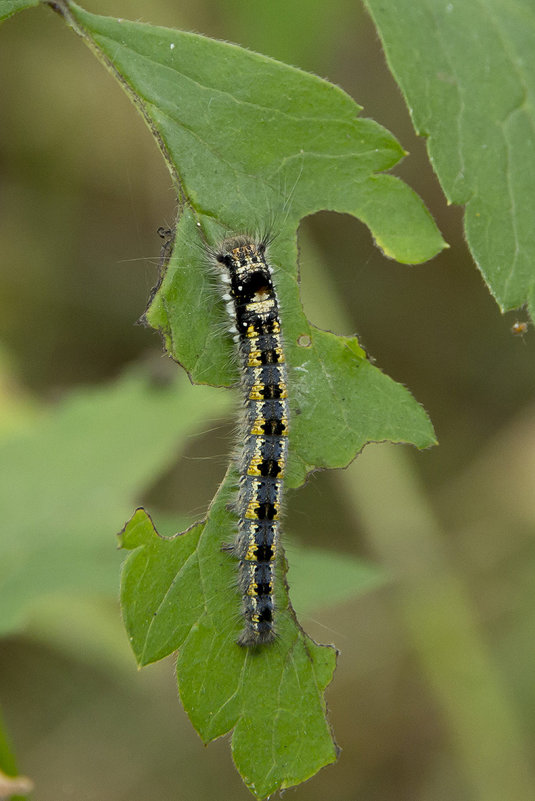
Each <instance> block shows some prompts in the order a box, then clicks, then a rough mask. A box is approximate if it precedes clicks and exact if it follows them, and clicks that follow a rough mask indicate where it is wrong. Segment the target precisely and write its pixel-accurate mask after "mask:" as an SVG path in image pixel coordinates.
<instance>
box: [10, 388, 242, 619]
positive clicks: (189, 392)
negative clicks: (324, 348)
mask: <svg viewBox="0 0 535 801" xmlns="http://www.w3.org/2000/svg"><path fill="white" fill-rule="evenodd" d="M228 401H229V398H227V397H226V393H220V392H217V391H215V390H213V389H212V390H208V389H203V388H200V387H197V388H193V387H191V386H190V384H189V382H187V381H186V380H185V379H182V380H180V381H174V382H173V383H172V384H170V385H168V386H161V385H155V384H154V383H151V381H149V380H148V379H147V378H145V377H143V376H141V375H137V374H131V375H127V376H125V377H124V378H122V379H121V380H120V381H118V382H117V383H116V384H115V385H113V386H111V387H106V388H104V389H96V390H94V389H93V390H84V391H80V392H78V393H76V394H74V395H73V396H71V397H70V398H68V399H67V400H66V401H64V402H63V403H62V404H61V405H60V406H58V408H57V409H56V410H54V411H53V412H52V413H50V414H48V415H45V416H43V417H41V418H38V419H37V420H35V421H34V422H32V423H28V425H27V426H26V427H25V428H24V430H22V431H21V432H19V433H16V434H14V435H13V436H11V437H7V436H4V438H3V439H2V440H1V441H0V473H1V474H2V481H1V482H0V508H1V509H2V528H3V532H4V535H3V536H2V538H1V539H0V609H1V610H2V614H1V616H0V633H4V634H5V633H8V632H13V631H16V630H20V629H21V628H22V627H23V626H24V625H25V623H26V622H27V621H29V620H31V619H32V617H33V615H34V610H36V609H38V607H39V605H40V604H41V602H42V600H43V598H44V597H50V596H58V595H61V594H62V593H67V594H69V593H75V594H76V595H77V596H78V597H82V596H84V595H86V596H95V595H99V594H106V595H109V596H114V595H115V592H116V586H117V576H118V571H119V559H120V557H119V554H117V553H116V552H115V551H114V548H113V540H110V532H111V531H113V530H114V529H115V531H117V529H118V528H119V527H120V522H121V520H124V519H125V517H126V516H127V514H128V511H129V509H131V508H132V505H133V503H134V502H135V499H136V496H137V495H138V494H139V492H140V491H141V490H142V489H143V488H144V487H145V486H146V485H147V484H148V483H149V482H152V481H153V480H154V476H155V474H157V473H158V472H159V471H160V470H162V469H164V468H165V467H166V466H167V465H169V464H170V463H171V462H172V461H173V460H174V458H176V450H177V446H180V444H181V443H185V441H186V440H187V438H188V436H190V435H191V433H192V432H193V431H195V430H197V429H198V427H199V426H200V425H202V424H203V423H204V421H205V420H206V418H207V417H209V418H213V417H214V416H217V415H218V414H221V413H223V412H224V410H226V409H227V408H228Z"/></svg>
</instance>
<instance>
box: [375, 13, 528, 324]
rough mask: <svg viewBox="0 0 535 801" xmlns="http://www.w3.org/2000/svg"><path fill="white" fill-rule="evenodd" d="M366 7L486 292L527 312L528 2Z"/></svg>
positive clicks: (507, 306) (506, 305)
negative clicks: (461, 219)
mask: <svg viewBox="0 0 535 801" xmlns="http://www.w3.org/2000/svg"><path fill="white" fill-rule="evenodd" d="M366 4H367V6H368V8H369V10H370V13H371V15H372V17H373V19H374V22H375V24H376V25H377V28H378V30H379V34H380V36H381V39H382V42H383V46H384V49H385V53H386V56H387V59H388V62H389V65H390V68H391V70H392V72H393V73H394V75H395V77H396V80H397V81H398V83H399V85H400V87H401V90H402V92H403V94H404V95H405V98H406V101H407V105H408V107H409V110H410V113H411V116H412V120H413V123H414V127H415V128H416V131H417V132H418V133H419V134H421V135H422V136H425V137H426V141H427V149H428V152H429V157H430V159H431V161H432V163H433V167H434V169H435V171H436V173H437V175H438V178H439V180H440V183H441V184H442V187H443V189H444V192H445V194H446V197H447V198H448V200H449V201H450V202H451V203H457V204H464V205H465V206H466V213H465V231H466V239H467V242H468V245H469V247H470V250H471V251H472V254H473V256H474V259H475V261H476V263H477V265H478V267H479V268H480V270H481V272H482V274H483V277H484V278H485V281H486V282H487V285H488V287H489V289H490V291H491V293H492V295H493V296H494V297H495V298H496V301H497V302H498V304H499V305H500V307H501V309H502V310H503V311H506V310H508V309H514V308H516V307H518V306H521V305H523V304H524V303H526V302H527V303H528V304H529V306H530V312H531V314H532V317H534V316H535V306H534V305H533V292H534V291H535V235H534V226H533V207H534V205H535V138H534V135H533V131H534V128H535V102H534V97H535V57H534V54H535V6H534V4H533V0H515V2H514V3H503V2H500V1H498V2H497V0H485V2H484V3H482V2H479V0H477V1H476V0H463V2H453V3H446V2H444V3H437V2H435V0H420V2H418V3H414V2H413V0H401V2H397V3H384V2H382V0H366ZM409 43H410V44H409Z"/></svg>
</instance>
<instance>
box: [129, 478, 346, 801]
mask: <svg viewBox="0 0 535 801" xmlns="http://www.w3.org/2000/svg"><path fill="white" fill-rule="evenodd" d="M233 479H235V477H233V476H232V475H231V476H229V477H228V479H227V480H226V481H225V482H224V484H223V485H222V487H221V489H220V491H219V492H218V494H217V496H216V498H215V500H214V503H213V505H212V507H211V509H210V514H209V516H208V518H207V520H206V522H205V523H200V524H197V525H196V526H194V527H192V528H191V529H189V530H188V531H186V532H184V533H183V534H179V535H175V536H174V537H172V538H169V539H165V538H163V537H160V536H158V534H157V532H156V530H155V528H154V526H153V523H152V521H151V519H150V517H149V516H148V515H147V514H146V512H144V510H142V509H138V511H137V512H136V513H135V514H134V516H133V517H132V519H131V520H130V522H129V523H128V524H127V526H126V527H125V529H124V531H123V533H122V535H121V544H122V547H123V548H126V549H128V550H132V551H133V553H132V554H130V556H129V557H128V559H127V560H126V562H125V564H124V568H123V575H122V582H121V602H122V607H123V610H124V616H125V624H126V627H127V630H128V633H129V636H130V640H131V643H132V647H133V649H134V651H135V654H136V657H137V659H138V661H139V663H140V664H142V665H144V664H147V663H149V662H154V661H155V660H157V659H161V658H162V657H164V656H166V655H167V654H169V653H171V652H172V651H174V650H176V649H179V653H178V660H177V676H178V687H179V692H180V697H181V699H182V703H183V704H184V708H185V709H186V711H187V713H188V715H189V717H190V719H191V721H192V723H193V725H194V726H195V728H196V729H197V731H198V732H199V734H200V735H201V737H202V739H203V740H204V742H209V741H210V740H213V739H214V738H216V737H220V736H221V735H223V734H225V733H226V732H228V731H230V730H231V729H234V731H233V736H232V753H233V758H234V761H235V763H236V766H237V768H238V770H239V771H240V773H241V775H242V777H243V779H244V781H245V783H246V784H247V786H248V787H249V789H250V790H251V791H252V792H253V793H254V794H255V795H256V796H257V797H259V798H263V797H264V796H267V795H270V794H271V793H273V792H275V790H277V789H283V788H285V787H291V786H293V785H295V784H298V783H300V782H302V781H305V780H306V779H308V778H310V776H312V775H314V773H316V771H317V770H319V769H320V768H321V767H322V766H323V765H325V764H329V763H330V762H333V761H334V760H335V759H336V756H337V748H336V746H335V745H334V743H333V741H332V737H331V731H330V728H329V726H328V724H327V722H326V720H325V702H324V700H323V691H324V689H325V687H326V686H327V684H328V683H329V682H330V680H331V677H332V673H333V671H334V667H335V661H336V651H335V649H334V648H332V647H325V646H319V645H317V644H316V643H314V642H313V641H312V640H310V639H309V638H308V637H307V636H306V635H305V634H304V633H303V631H302V630H301V629H300V628H299V627H298V626H297V624H296V621H295V617H294V614H293V611H292V609H291V607H290V606H289V602H288V595H287V591H286V588H285V585H284V582H283V581H281V580H279V582H278V584H277V589H276V603H277V610H278V613H277V621H278V627H277V628H278V638H277V640H276V642H275V643H274V644H273V645H270V646H269V647H268V648H264V649H260V650H259V651H258V652H255V651H254V650H252V649H247V648H242V647H240V646H239V645H237V644H236V638H237V636H238V634H239V632H240V629H241V620H240V618H239V616H238V615H237V614H236V612H237V609H238V608H239V594H238V590H237V589H236V590H234V591H232V590H231V589H230V588H232V587H233V585H235V565H234V562H233V560H232V559H231V558H230V557H229V556H228V554H225V553H223V552H222V551H221V545H222V544H223V543H224V542H225V536H226V532H227V531H228V527H229V520H230V521H232V513H231V512H229V510H228V508H227V507H228V501H229V499H230V498H231V497H232V496H233V488H232V483H233ZM280 578H281V576H280V575H279V579H280Z"/></svg>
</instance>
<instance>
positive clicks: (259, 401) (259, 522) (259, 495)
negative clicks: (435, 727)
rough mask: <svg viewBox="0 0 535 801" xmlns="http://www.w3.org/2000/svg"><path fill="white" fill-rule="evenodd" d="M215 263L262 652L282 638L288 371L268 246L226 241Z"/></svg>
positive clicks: (249, 634)
mask: <svg viewBox="0 0 535 801" xmlns="http://www.w3.org/2000/svg"><path fill="white" fill-rule="evenodd" d="M215 259H216V261H217V262H218V263H219V264H220V265H222V266H223V267H224V268H225V272H224V273H223V274H222V276H221V277H222V280H223V282H224V283H225V294H224V295H223V298H224V300H225V301H226V302H227V309H228V311H229V313H230V314H231V316H232V320H233V328H232V329H231V330H232V331H233V333H234V340H235V342H236V344H237V348H238V356H239V362H240V367H241V371H242V387H243V393H244V395H243V397H244V405H245V415H244V422H243V430H242V434H241V436H240V454H239V457H238V467H239V472H240V484H239V490H238V498H237V503H236V509H237V513H238V517H239V520H238V533H237V537H236V541H235V543H234V544H233V545H232V546H230V547H229V549H230V550H231V551H232V553H233V554H234V555H235V556H236V557H237V559H238V560H239V574H238V585H239V588H240V591H241V594H242V604H243V610H242V611H243V618H244V628H243V631H242V633H241V635H240V637H239V639H238V643H239V644H240V645H244V646H255V645H260V644H261V643H268V642H272V641H273V640H274V638H275V621H274V617H275V602H274V582H275V564H276V560H277V554H278V550H279V516H280V508H281V500H282V490H283V480H284V469H285V465H286V457H287V450H288V400H287V396H288V394H287V384H286V365H285V359H284V349H283V343H282V338H281V325H280V318H279V304H278V301H277V295H276V292H275V289H274V286H273V281H272V272H273V271H272V268H271V267H270V266H269V264H268V263H267V261H266V242H265V241H256V240H254V239H252V238H251V237H248V236H239V237H233V238H231V239H226V240H225V241H224V242H223V243H222V244H221V246H220V247H219V249H218V250H217V252H216V253H215Z"/></svg>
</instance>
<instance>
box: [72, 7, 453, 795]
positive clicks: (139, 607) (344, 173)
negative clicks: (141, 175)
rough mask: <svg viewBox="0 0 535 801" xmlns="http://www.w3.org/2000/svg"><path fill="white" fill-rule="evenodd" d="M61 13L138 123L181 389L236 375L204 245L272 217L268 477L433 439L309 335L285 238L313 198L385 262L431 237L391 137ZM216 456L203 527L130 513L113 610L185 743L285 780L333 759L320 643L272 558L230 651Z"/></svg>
mask: <svg viewBox="0 0 535 801" xmlns="http://www.w3.org/2000/svg"><path fill="white" fill-rule="evenodd" d="M65 16H66V18H67V20H68V21H69V22H70V24H71V25H72V26H73V27H74V28H75V30H77V32H78V33H79V34H80V35H82V36H83V37H84V39H85V41H86V42H87V44H88V45H89V46H90V47H91V48H92V49H93V51H94V52H95V53H96V55H98V56H99V57H100V58H101V59H102V60H103V61H104V62H105V63H106V65H107V66H108V68H109V69H110V70H111V71H112V72H113V73H114V74H115V76H116V77H117V78H118V80H119V81H120V82H121V84H122V86H123V87H124V88H125V89H126V90H127V92H128V93H129V94H130V96H131V97H132V99H133V100H134V102H135V103H136V105H137V107H138V108H139V109H140V111H141V112H142V114H143V115H144V117H145V120H146V122H147V123H148V125H149V127H150V128H151V130H152V132H153V134H154V136H155V138H156V141H157V142H158V144H159V146H160V148H161V150H162V152H163V154H164V156H165V158H166V160H167V163H168V166H169V168H170V171H171V174H172V176H173V179H174V182H175V185H176V189H177V195H178V198H179V205H180V209H179V216H178V220H177V225H176V231H175V240H174V243H173V247H172V253H171V254H169V258H167V259H166V261H167V263H166V264H165V271H164V272H163V275H162V280H161V283H160V285H159V287H158V289H157V291H156V293H155V294H154V296H153V297H152V298H151V303H150V305H149V308H148V310H147V312H146V319H147V321H148V322H149V323H150V325H152V326H153V327H155V328H157V329H159V330H160V331H161V332H162V334H163V336H164V338H165V342H166V346H167V349H168V350H169V352H170V353H171V354H172V355H173V357H174V358H175V359H176V360H177V361H178V362H180V363H181V364H182V365H183V366H184V367H185V369H186V370H187V371H188V372H189V374H190V376H191V377H192V379H193V380H194V381H195V382H197V383H209V384H221V385H225V386H230V385H232V384H234V383H235V382H236V380H237V378H238V374H237V367H236V365H235V362H234V359H233V351H232V341H231V338H230V337H229V336H228V335H225V334H224V332H225V330H226V327H227V325H228V323H227V322H226V319H225V316H224V315H223V314H222V309H221V305H222V304H221V299H220V298H219V297H218V295H217V292H214V288H213V278H212V277H211V275H210V270H209V269H208V268H207V264H206V261H207V255H206V245H207V244H208V245H213V244H214V243H216V242H217V241H218V240H220V239H221V237H223V236H225V235H226V234H228V233H229V232H230V231H234V232H236V231H251V230H255V229H259V230H261V231H262V230H263V231H265V230H266V229H274V230H275V231H276V236H275V237H274V239H273V242H272V245H271V248H270V259H271V260H272V263H273V265H274V267H275V269H276V282H277V288H278V292H279V297H280V304H281V318H282V325H283V330H284V343H285V348H286V352H287V363H288V365H289V386H290V390H291V400H290V404H291V434H290V457H289V464H288V466H287V470H286V474H285V476H286V484H287V485H288V486H291V487H297V486H299V485H300V484H302V483H303V481H304V480H305V478H306V475H307V473H308V472H309V471H310V470H313V469H315V468H317V467H325V468H326V467H342V466H344V465H347V464H348V463H349V462H350V461H351V460H352V459H353V458H354V457H355V455H356V453H357V452H358V451H359V450H360V449H361V448H362V447H363V446H364V444H365V443H366V442H368V441H370V440H375V439H376V440H383V439H392V440H393V441H396V442H400V441H406V442H413V443H414V444H416V445H417V446H418V447H427V446H428V445H431V444H433V443H434V441H435V440H434V433H433V429H432V426H431V424H430V422H429V420H428V418H427V416H426V415H425V412H424V411H423V409H421V407H419V406H418V404H417V403H416V402H415V401H414V399H412V398H411V396H410V395H409V393H408V392H407V390H405V388H404V387H402V386H401V385H398V384H395V383H394V382H393V381H391V380H390V379H389V378H388V377H386V376H384V375H383V374H382V373H381V371H380V370H379V369H378V368H376V367H374V366H373V365H371V364H370V363H369V362H368V361H367V359H366V354H365V353H364V351H363V350H362V348H361V347H360V346H359V343H358V341H357V340H356V339H355V338H347V337H336V336H335V335H333V334H330V333H328V332H324V331H319V330H318V329H316V328H314V327H313V326H311V325H310V324H309V323H308V321H307V320H306V318H305V316H304V314H303V310H302V307H301V303H300V298H299V286H298V272H297V244H296V232H297V227H298V225H299V222H300V220H301V219H302V218H303V217H304V216H306V215H308V214H312V213H314V212H316V211H319V210H321V209H331V210H335V211H339V212H346V213H350V214H353V215H355V216H357V217H359V218H360V219H361V220H363V221H364V222H365V223H366V224H367V225H368V227H369V228H370V230H371V232H372V234H373V236H374V237H375V240H376V242H377V243H378V245H379V246H380V247H381V248H382V249H383V250H384V252H385V253H386V254H387V255H389V256H392V257H394V258H396V259H398V260H400V261H403V262H407V263H408V262H420V261H425V260H426V259H428V258H430V257H431V256H433V255H434V254H435V253H437V252H438V251H439V250H440V249H441V247H443V241H442V239H441V237H440V234H439V233H438V231H437V229H436V226H435V225H434V222H433V221H432V219H431V217H430V215H429V214H428V212H427V210H426V209H425V207H424V206H423V204H422V202H421V201H420V199H419V198H418V197H417V196H416V195H415V194H414V193H413V192H412V190H410V189H409V188H408V187H407V186H406V185H405V184H404V183H403V182H401V181H400V180H398V179H397V178H394V177H393V176H389V175H384V174H383V173H384V171H385V170H388V169H390V168H391V167H393V166H394V165H395V164H396V163H397V161H399V159H400V158H401V157H402V156H403V155H404V153H403V150H402V148H401V147H400V145H399V144H398V143H397V142H396V140H395V139H394V138H393V137H392V136H391V134H389V133H388V132H387V131H385V130H384V129H383V128H381V127H380V126H379V125H377V124H376V123H375V122H373V121H371V120H366V119H360V118H359V117H358V113H359V111H360V108H359V107H358V106H357V105H356V104H355V103H354V101H353V100H351V98H349V97H348V96H347V95H346V94H345V93H344V92H342V91H341V90H340V89H339V88H338V87H335V86H332V85H331V84H328V83H327V82H326V81H323V80H321V79H319V78H317V77H315V76H312V75H308V74H306V73H303V72H301V71H299V70H296V69H294V68H291V67H288V66H286V65H283V64H280V63H278V62H276V61H273V60H271V59H268V58H265V57H263V56H260V55H257V54H254V53H250V52H247V51H245V50H242V49H240V48H238V47H235V46H233V45H229V44H226V43H223V42H215V41H212V40H209V39H206V38H204V37H201V36H197V35H194V34H186V33H181V32H178V31H172V30H167V29H163V28H153V27H150V26H146V25H140V24H135V23H130V22H126V21H119V20H114V19H110V18H104V17H97V16H95V15H92V14H88V13H87V12H85V11H83V10H82V9H80V8H79V7H78V6H76V5H74V4H65ZM236 480H237V476H236V475H235V473H234V470H233V469H231V470H230V472H229V474H228V476H227V479H226V480H225V482H224V483H223V485H222V487H221V488H220V490H219V492H218V493H217V495H216V498H215V499H214V502H213V504H212V506H211V508H210V514H209V516H208V518H207V520H206V521H203V522H202V523H199V524H197V525H196V526H194V527H193V528H191V529H190V530H189V531H187V532H185V533H184V534H182V535H177V536H176V537H174V538H172V539H170V540H165V539H163V538H161V537H158V536H157V534H156V531H155V529H154V527H153V525H152V523H151V521H150V518H148V516H147V515H146V513H145V512H143V511H142V510H139V511H138V512H137V513H136V514H135V515H134V517H133V518H132V520H131V521H130V523H129V524H128V525H127V526H126V528H125V530H124V533H123V535H122V543H123V547H125V548H128V549H134V554H133V555H132V556H131V557H130V558H129V559H128V560H127V561H126V563H125V566H124V571H123V579H122V608H123V615H124V619H125V623H126V626H127V630H128V632H129V636H130V638H131V642H132V646H133V649H134V652H135V653H136V656H137V658H138V660H139V662H140V664H147V663H149V662H153V661H155V660H157V659H161V658H162V657H163V656H165V655H166V654H168V653H171V652H172V651H174V650H177V649H178V660H177V676H178V686H179V691H180V695H181V699H182V701H183V703H184V706H185V708H186V710H187V711H188V714H189V716H190V718H191V720H192V723H193V725H194V726H195V727H196V729H197V730H198V731H199V733H200V735H201V737H202V738H203V739H204V740H205V742H207V741H209V740H211V739H213V738H214V737H218V736H220V735H222V734H224V733H226V732H227V731H229V730H231V729H233V739H232V744H233V745H232V747H233V754H234V759H235V762H236V765H237V767H238V769H239V771H240V773H241V774H242V776H243V778H244V781H245V782H246V784H247V786H248V787H249V788H250V789H251V791H252V792H253V793H255V794H256V795H257V796H258V797H263V796H265V795H269V794H270V793H272V792H274V791H275V790H277V789H283V788H285V787H289V786H292V785H295V784H297V783H299V782H302V781H304V780H305V779H307V778H309V777H310V776H312V775H313V774H314V773H315V772H316V771H317V770H319V768H320V767H322V766H323V765H325V764H328V763H329V762H332V761H334V760H335V759H336V754H337V749H336V746H335V744H334V742H333V740H332V736H331V732H330V728H329V726H328V724H327V722H326V720H325V703H324V700H323V690H324V689H325V687H326V686H327V684H328V682H329V681H330V679H331V676H332V673H333V670H334V666H335V651H334V649H332V648H325V647H321V646H318V645H316V644H315V643H313V642H312V641H311V640H310V639H309V638H308V637H307V636H306V635H305V634H304V632H303V631H302V630H301V628H300V627H299V625H298V624H297V622H296V619H295V615H294V613H293V610H292V608H291V606H290V604H289V600H288V594H287V588H286V583H285V573H286V564H285V561H284V559H281V560H280V561H279V564H278V566H277V572H278V579H279V580H278V582H277V587H276V590H275V597H276V604H277V632H278V638H277V641H276V643H275V644H274V645H272V646H271V647H269V648H263V649H259V650H258V652H255V651H254V650H251V649H248V650H247V649H242V648H240V647H239V646H238V645H237V644H236V638H237V636H238V634H239V631H240V629H241V625H242V624H241V620H240V616H239V614H238V612H239V606H240V598H239V594H238V592H237V590H236V591H234V592H233V591H232V590H231V588H232V586H233V585H235V581H236V580H235V572H236V571H235V564H234V563H233V560H232V559H231V558H229V556H228V555H226V554H224V553H222V552H221V545H222V544H223V543H228V542H230V541H232V540H233V539H234V536H235V529H236V519H235V517H234V516H233V513H232V512H231V511H230V510H229V508H228V505H229V501H230V499H231V498H233V497H234V496H235V485H236Z"/></svg>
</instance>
